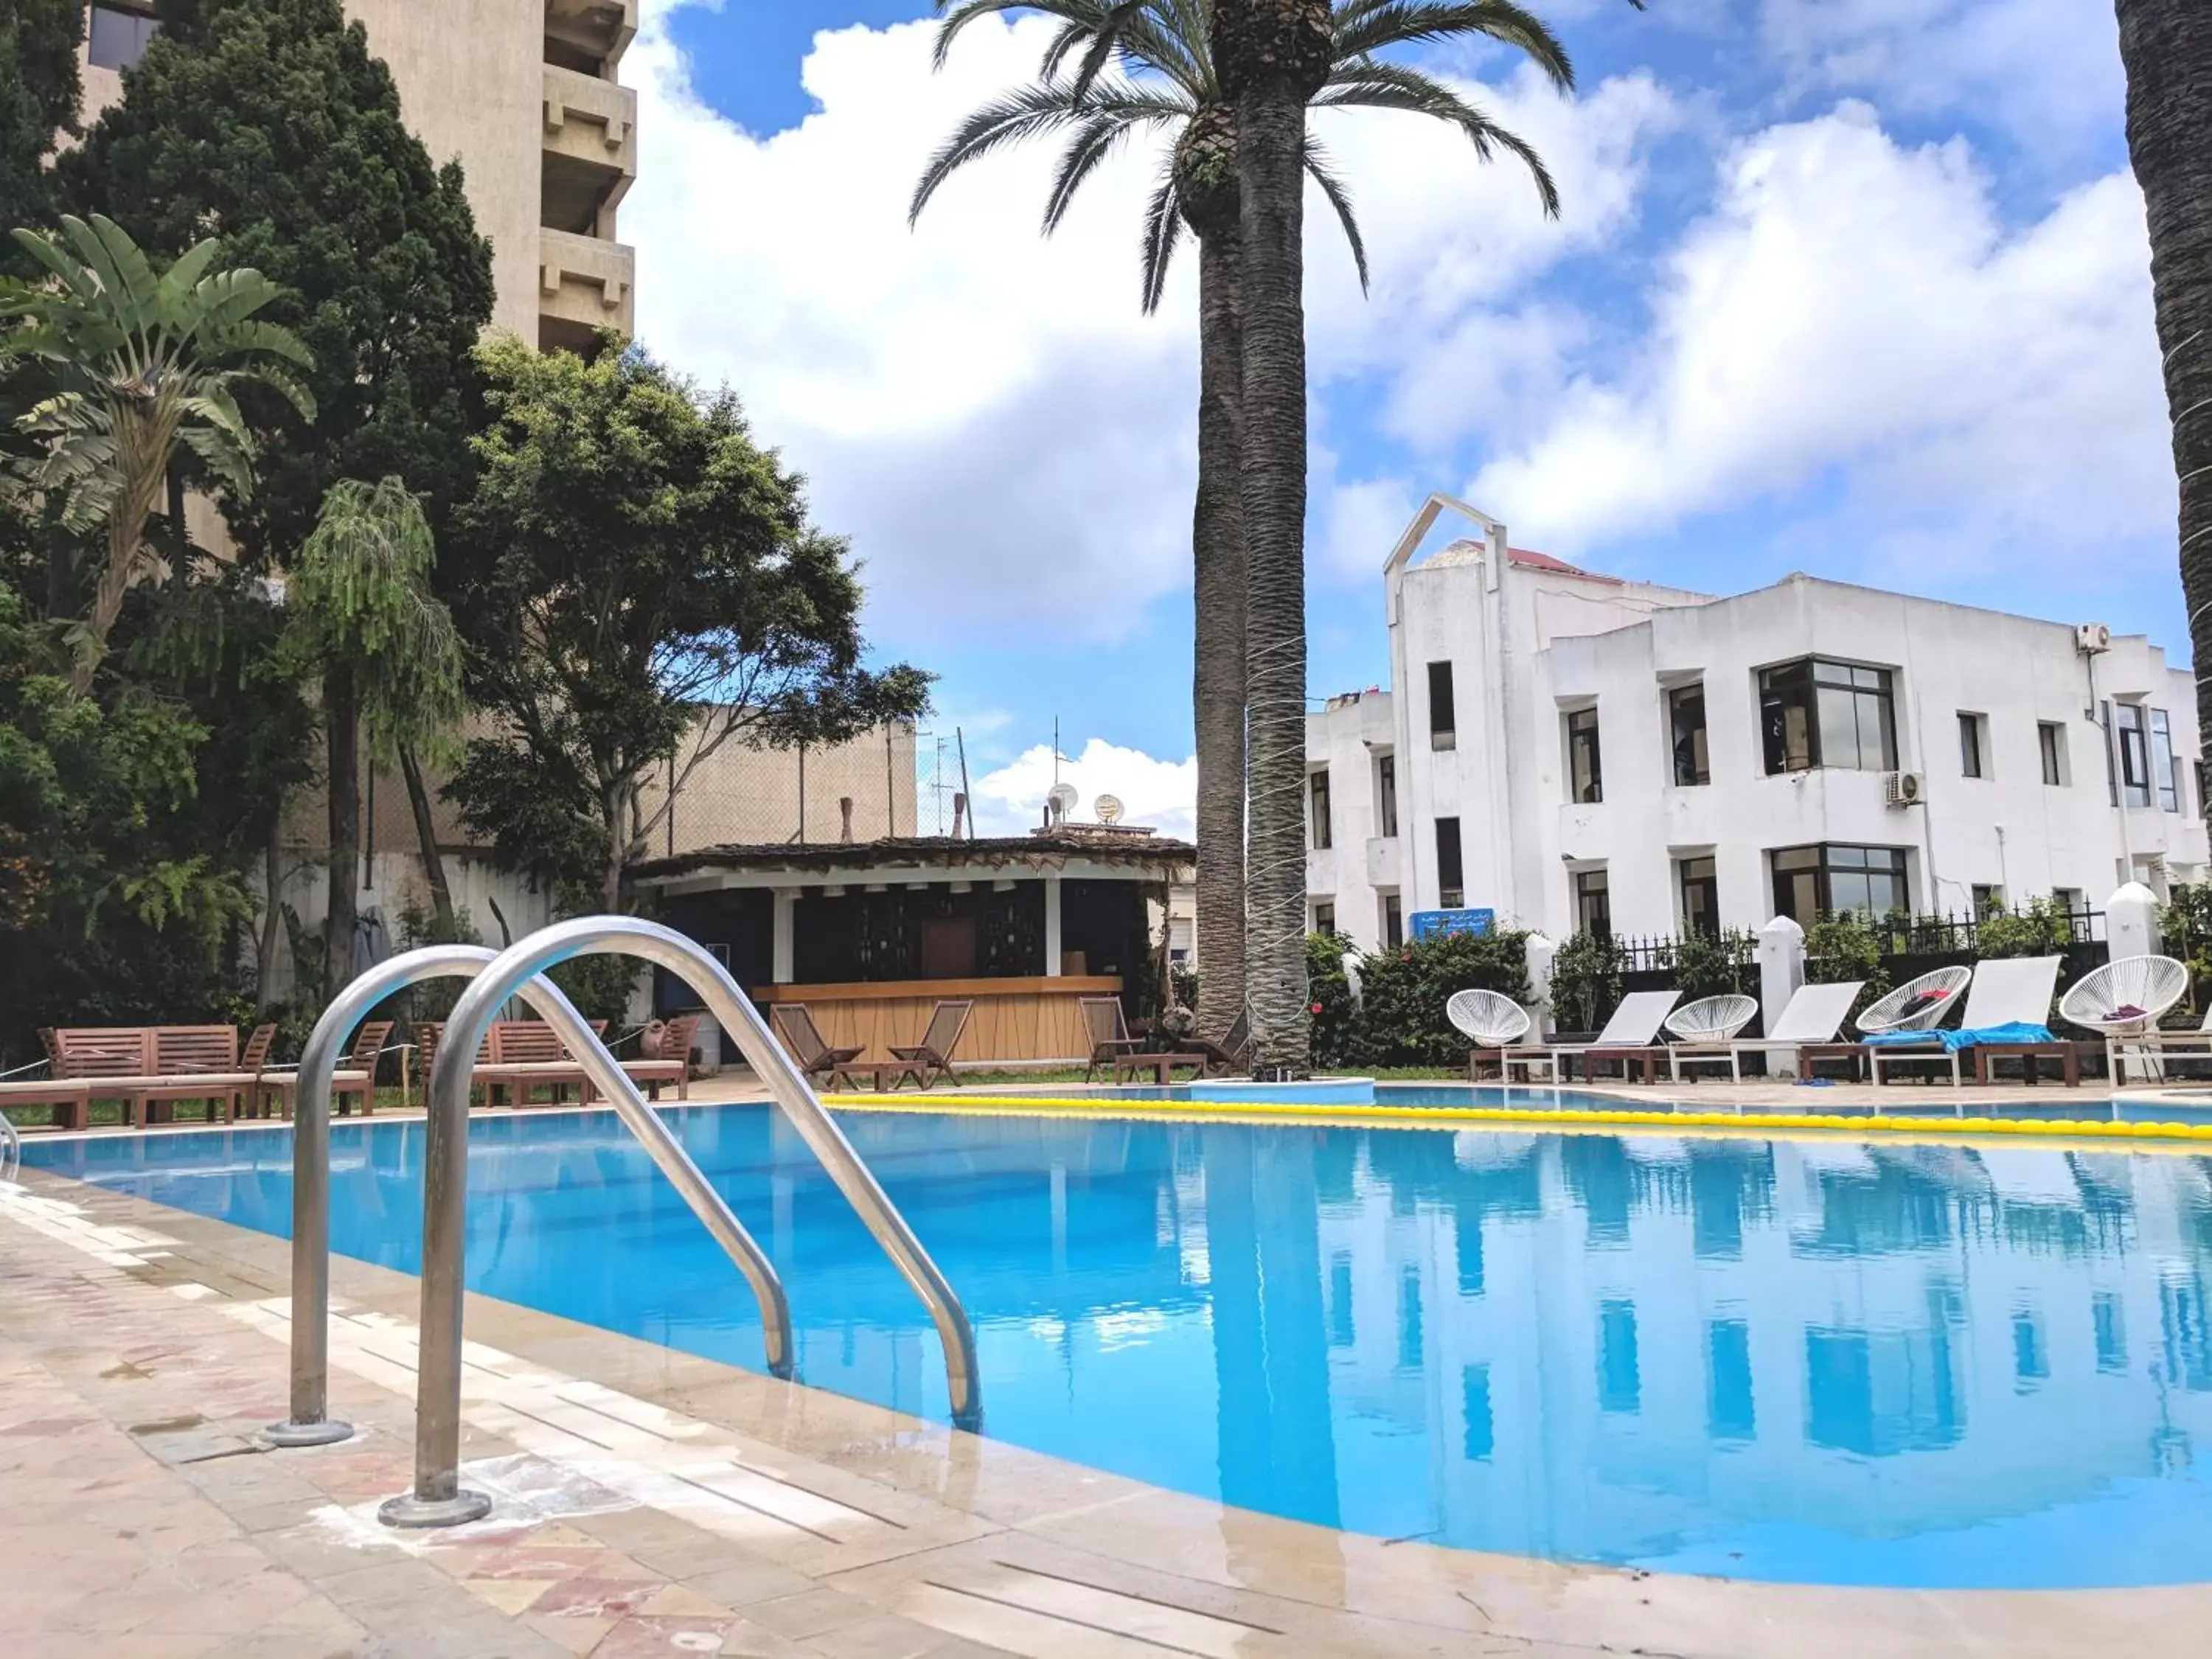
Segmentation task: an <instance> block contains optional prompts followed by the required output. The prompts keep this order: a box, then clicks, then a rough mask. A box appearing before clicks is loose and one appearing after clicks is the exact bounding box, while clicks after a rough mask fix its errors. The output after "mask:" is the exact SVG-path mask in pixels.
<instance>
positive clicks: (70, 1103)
mask: <svg viewBox="0 0 2212 1659" xmlns="http://www.w3.org/2000/svg"><path fill="white" fill-rule="evenodd" d="M7 1106H44V1107H46V1109H47V1110H48V1113H49V1115H50V1121H52V1125H53V1127H55V1128H57V1129H64V1130H71V1129H82V1128H84V1127H86V1125H87V1122H88V1120H89V1119H90V1117H91V1115H92V1085H90V1084H88V1083H86V1082H85V1081H83V1080H82V1079H70V1078H59V1077H57V1078H47V1079H43V1080H40V1081H32V1080H30V1079H9V1080H8V1081H7V1082H4V1083H0V1107H7Z"/></svg>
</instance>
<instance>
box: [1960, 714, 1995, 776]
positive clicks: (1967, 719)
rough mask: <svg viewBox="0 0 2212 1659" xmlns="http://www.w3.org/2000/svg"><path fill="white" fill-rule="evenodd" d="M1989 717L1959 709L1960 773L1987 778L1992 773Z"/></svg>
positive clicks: (1961, 774)
mask: <svg viewBox="0 0 2212 1659" xmlns="http://www.w3.org/2000/svg"><path fill="white" fill-rule="evenodd" d="M1989 747H1990V744H1989V717H1988V716H1987V715H1985V714H1969V713H1968V712H1967V711H1966V709H1963V708H1961V709H1960V711H1959V775H1960V777H1962V778H1982V779H1986V778H1988V776H1989V775H1990V756H1989Z"/></svg>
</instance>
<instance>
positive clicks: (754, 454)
mask: <svg viewBox="0 0 2212 1659" xmlns="http://www.w3.org/2000/svg"><path fill="white" fill-rule="evenodd" d="M482 360H483V368H484V374H485V380H486V386H487V396H488V398H489V402H490V405H491V409H492V412H493V420H492V423H491V425H490V428H489V430H488V431H486V432H485V433H484V434H483V435H482V436H481V437H479V438H478V439H477V441H476V448H477V459H478V461H479V463H480V465H481V468H482V471H481V477H480V479H479V482H478V483H477V490H476V494H475V495H474V497H473V499H472V500H471V501H470V503H469V505H468V507H466V509H465V511H464V512H463V513H462V514H461V515H460V526H461V535H460V538H459V541H458V543H457V544H449V545H448V559H447V563H448V567H449V569H451V570H453V572H454V573H455V574H456V578H457V580H459V583H460V588H459V594H460V597H459V600H458V601H457V612H458V615H459V620H460V623H461V626H462V631H463V634H464V636H465V639H466V641H467V642H468V647H469V678H470V683H471V689H472V690H474V692H475V694H476V696H477V698H478V700H479V701H480V702H482V703H483V705H484V706H485V707H486V708H489V710H490V711H491V712H492V713H493V714H494V715H495V717H496V718H497V720H498V721H499V723H500V725H501V727H503V728H504V729H503V730H502V732H501V733H500V735H499V736H498V737H497V738H488V739H483V740H478V741H477V742H473V743H471V744H470V746H469V755H468V759H467V761H466V762H465V764H464V765H463V766H462V768H461V769H460V772H459V775H457V776H456V778H455V779H454V781H453V786H452V789H453V794H454V797H455V799H458V800H459V802H460V804H461V806H462V810H463V812H464V814H465V817H467V819H468V822H469V823H470V824H471V827H472V828H474V829H477V831H478V833H480V834H483V835H487V836H489V837H490V838H491V839H492V840H493V842H494V843H495V845H496V846H497V847H499V848H500V849H501V853H502V854H503V856H504V857H505V858H506V859H507V861H508V862H510V863H511V864H513V865H516V866H520V867H522V868H525V869H528V870H530V871H531V872H532V873H534V874H536V875H538V876H539V877H541V878H545V879H547V880H549V881H550V882H551V883H553V884H555V885H556V887H558V888H560V889H562V890H564V891H565V892H567V893H568V894H571V895H573V896H574V902H593V903H596V904H598V905H599V906H601V907H604V908H607V909H610V910H620V909H624V908H628V907H629V902H630V885H629V870H630V867H631V866H633V865H634V864H635V863H637V862H638V861H639V860H641V859H642V858H643V857H644V856H645V854H646V853H647V849H648V848H650V846H651V844H652V837H653V832H654V830H655V829H658V828H659V824H660V823H661V822H662V819H663V817H665V814H666V812H667V811H669V807H670V802H671V800H672V799H674V795H675V793H677V792H679V791H680V790H681V788H682V787H683V785H684V781H685V780H686V779H688V778H689V777H690V775H691V773H692V771H693V770H694V769H696V768H697V767H698V766H700V765H702V764H703V763H705V762H706V761H707V760H708V759H709V758H710V757H713V756H714V754H715V753H716V752H717V751H718V750H720V748H721V747H722V746H723V745H724V744H727V743H730V742H733V741H737V742H758V743H766V744H792V743H796V742H799V741H802V740H803V741H806V742H810V743H828V742H835V741H838V740H841V739H842V738H846V737H849V736H851V735H852V734H854V733H855V732H859V731H861V730H864V729H866V727H868V726H872V725H875V724H877V723H878V722H880V721H882V720H889V719H894V718H902V717H912V716H914V715H916V714H920V713H921V712H922V711H923V709H924V708H927V702H928V685H929V677H928V676H927V675H925V674H923V673H921V672H920V671H917V670H915V669H913V668H910V667H907V666H905V665H899V666H896V667H892V668H889V669H885V670H884V671H880V672H876V671H870V670H869V669H867V668H866V667H865V666H864V665H863V664H862V656H863V652H864V647H863V643H862V641H861V637H860V601H861V589H860V579H859V576H858V574H856V572H855V569H854V565H853V562H852V561H851V560H850V558H849V557H848V552H847V548H846V544H845V543H844V542H843V541H842V539H840V538H836V537H834V536H829V535H825V534H823V532H821V531H819V530H817V529H816V528H814V527H813V526H811V524H809V523H808V521H807V517H806V503H805V493H804V490H803V488H802V483H801V480H800V479H799V477H798V476H797V475H796V474H794V473H793V472H791V471H788V470H787V469H786V468H785V467H784V466H783V465H781V462H780V461H779V460H778V459H777V457H776V455H775V453H774V452H773V451H770V450H766V449H763V448H761V447H759V446H758V445H757V444H756V443H755V442H754V441H753V439H752V435H751V434H750V431H749V430H748V428H747V427H746V425H745V422H744V418H743V416H742V415H741V414H740V413H739V410H738V402H737V399H736V398H735V397H733V396H732V394H731V393H730V392H727V391H726V390H725V391H721V392H715V393H714V394H712V395H702V394H700V393H699V392H696V391H695V390H694V389H693V388H692V387H691V386H690V385H688V384H686V383H685V382H684V381H683V380H679V379H678V378H677V377H676V376H675V375H673V374H671V373H670V372H669V371H668V370H666V369H665V368H662V367H661V366H660V365H659V364H658V363H656V362H653V360H652V359H651V358H650V357H648V356H646V355H645V353H644V352H642V351H641V350H639V349H635V348H633V349H627V350H612V349H610V350H607V351H605V352H603V353H601V354H600V356H599V357H598V358H597V359H596V360H594V361H592V362H584V361H583V360H582V359H580V358H579V357H577V356H574V354H573V353H569V352H552V353H547V354H544V355H541V354H539V353H538V352H535V351H532V350H531V349H529V348H527V347H526V346H525V345H523V344H522V343H520V341H517V340H513V339H507V340H501V341H495V342H493V343H490V344H488V345H487V346H485V347H484V348H483V352H482ZM671 765H672V766H673V774H672V776H671V778H670V780H669V781H670V782H671V788H670V789H668V790H665V791H663V792H661V795H660V799H659V803H658V804H657V805H652V806H650V807H648V806H647V802H646V784H647V781H648V779H649V778H652V777H653V776H654V775H655V774H656V773H665V772H667V771H668V769H670V768H671Z"/></svg>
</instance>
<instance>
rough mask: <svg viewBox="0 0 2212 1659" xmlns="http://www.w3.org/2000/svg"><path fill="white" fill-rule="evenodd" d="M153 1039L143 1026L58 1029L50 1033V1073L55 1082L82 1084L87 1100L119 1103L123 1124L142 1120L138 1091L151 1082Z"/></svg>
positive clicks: (132, 1123)
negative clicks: (121, 1107) (141, 1086)
mask: <svg viewBox="0 0 2212 1659" xmlns="http://www.w3.org/2000/svg"><path fill="white" fill-rule="evenodd" d="M153 1049H154V1043H153V1036H152V1033H151V1032H150V1031H149V1030H147V1028H146V1027H144V1026H143V1025H126V1026H108V1027H69V1026H58V1027H57V1028H56V1029H55V1030H54V1033H53V1072H54V1078H55V1080H56V1081H58V1082H76V1081H82V1082H83V1083H85V1084H86V1085H88V1096H89V1098H90V1099H91V1100H119V1101H121V1102H122V1103H123V1117H124V1121H125V1122H126V1123H129V1124H131V1125H132V1126H133V1127H137V1125H138V1124H139V1123H141V1122H142V1121H143V1119H142V1117H141V1115H140V1114H141V1112H142V1111H143V1108H142V1107H141V1105H140V1103H139V1099H138V1089H139V1085H142V1084H145V1083H149V1082H151V1081H152V1080H153V1079H151V1078H149V1076H148V1073H149V1071H151V1069H152V1067H153V1064H154V1053H153Z"/></svg>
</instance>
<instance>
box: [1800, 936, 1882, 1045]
mask: <svg viewBox="0 0 2212 1659" xmlns="http://www.w3.org/2000/svg"><path fill="white" fill-rule="evenodd" d="M1894 932H1895V929H1894V926H1893V923H1892V922H1890V921H1885V922H1883V923H1882V925H1881V931H1880V932H1877V931H1876V930H1875V927H1873V926H1871V925H1870V924H1869V921H1868V919H1867V917H1866V916H1865V915H1863V914H1862V913H1861V912H1859V911H1857V910H1847V911H1845V912H1844V914H1843V915H1840V916H1822V917H1821V918H1820V920H1819V921H1815V922H1814V924H1813V925H1812V926H1811V927H1808V928H1807V929H1806V930H1805V977H1806V979H1807V981H1809V982H1810V983H1812V984H1814V985H1831V984H1834V983H1836V982H1837V981H1841V980H1853V979H1856V980H1862V981H1865V982H1864V984H1863V986H1862V987H1860V990H1859V994H1858V996H1857V1000H1854V1001H1853V1002H1852V1004H1851V1012H1850V1016H1849V1018H1854V1019H1856V1018H1857V1017H1858V1016H1859V1014H1860V1013H1861V1012H1863V1010H1865V1009H1866V1008H1867V1007H1869V1006H1871V1005H1872V1004H1873V1003H1875V1001H1877V1000H1880V999H1881V998H1882V997H1885V996H1887V995H1888V994H1889V988H1890V987H1889V970H1888V969H1886V968H1884V967H1883V966H1882V960H1881V959H1882V957H1883V954H1884V946H1885V945H1887V944H1888V943H1889V942H1890V940H1891V939H1892V938H1893V936H1894Z"/></svg>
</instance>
